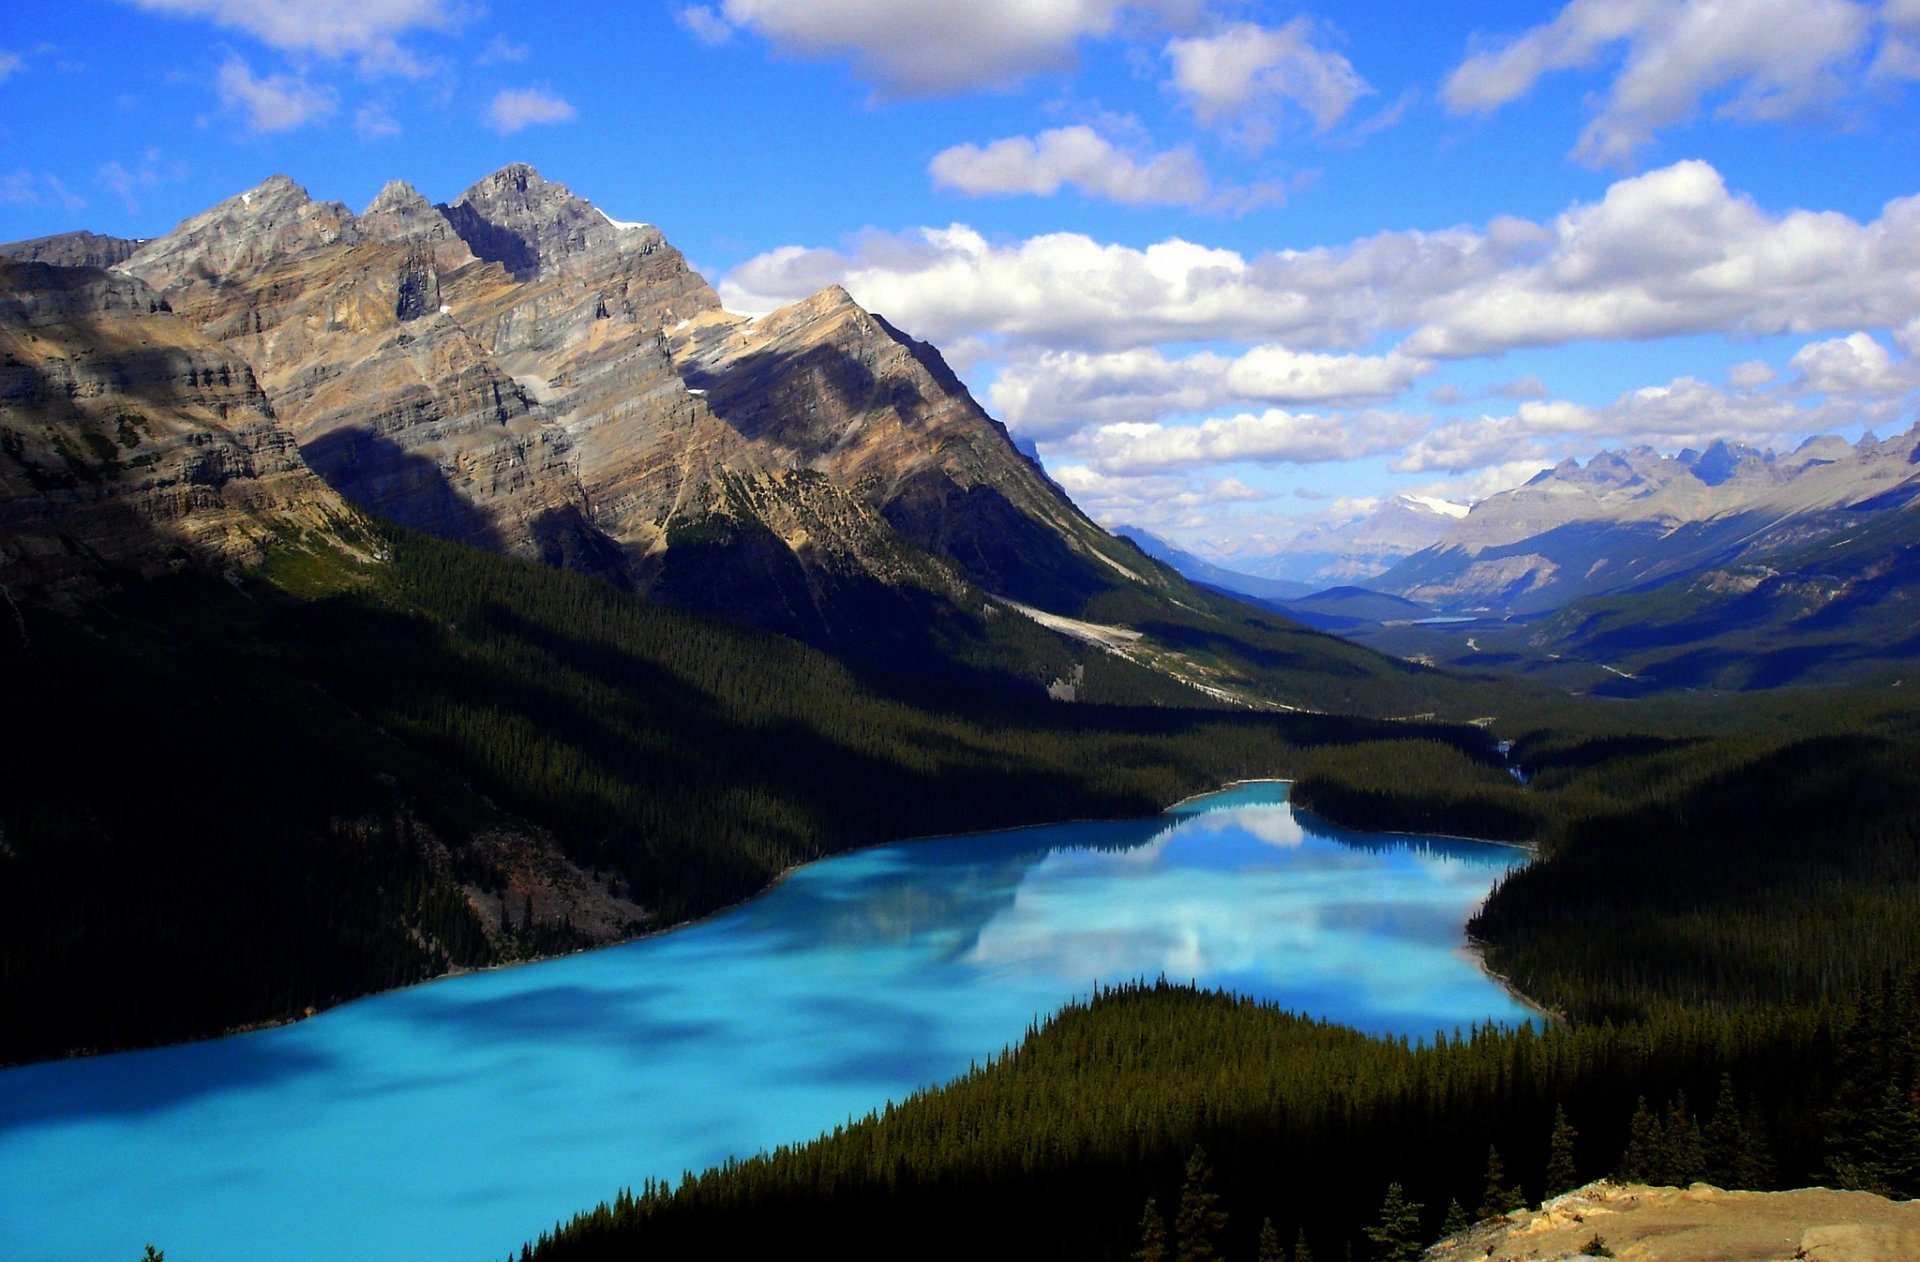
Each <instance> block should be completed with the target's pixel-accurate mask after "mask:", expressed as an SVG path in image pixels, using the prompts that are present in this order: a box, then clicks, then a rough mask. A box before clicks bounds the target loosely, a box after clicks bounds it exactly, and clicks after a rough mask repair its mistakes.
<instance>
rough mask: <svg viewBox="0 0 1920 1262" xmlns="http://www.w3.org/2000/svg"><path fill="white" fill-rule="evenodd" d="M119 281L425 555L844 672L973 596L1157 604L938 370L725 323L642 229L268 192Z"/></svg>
mask: <svg viewBox="0 0 1920 1262" xmlns="http://www.w3.org/2000/svg"><path fill="white" fill-rule="evenodd" d="M120 266H121V268H122V269H123V270H125V271H126V272H128V273H130V274H132V275H134V276H137V277H140V278H141V279H143V280H145V281H147V282H148V283H150V284H151V285H152V286H153V287H154V288H155V289H156V290H157V291H158V292H159V293H160V294H161V296H162V297H163V299H164V300H165V301H167V302H168V303H170V304H171V306H172V307H173V309H174V310H175V311H177V312H179V313H180V314H181V315H182V316H183V317H185V318H186V319H188V320H190V321H191V322H193V323H196V324H197V325H199V326H200V328H201V329H203V330H204V331H205V332H206V333H207V334H208V336H210V337H212V338H214V339H215V340H217V341H220V342H222V343H223V344H225V345H227V346H229V347H231V348H232V349H233V351H234V352H235V353H236V354H238V355H240V356H242V357H244V358H245V359H247V360H248V361H249V362H250V363H252V364H253V365H254V366H255V368H256V370H257V371H258V372H259V374H260V379H261V381H262V383H263V384H264V386H265V388H266V389H267V391H268V393H269V394H270V395H271V396H272V398H273V400H274V404H275V407H276V409H277V411H278V414H279V415H280V417H281V418H282V420H283V422H284V423H285V424H286V425H287V426H288V428H289V429H291V430H292V432H293V433H294V434H295V436H296V437H297V438H298V440H299V442H300V445H301V448H302V450H303V451H305V452H306V454H307V458H308V459H309V460H310V461H311V463H312V464H313V466H314V467H315V468H316V469H317V470H319V471H320V473H321V474H322V475H323V476H325V477H326V478H327V479H328V481H329V482H331V483H332V484H333V485H334V486H336V487H337V488H338V489H339V490H340V491H341V492H342V493H343V494H344V495H346V496H347V497H348V498H349V499H351V500H352V501H354V502H355V503H357V504H359V505H361V506H362V507H365V508H367V509H369V510H370V511H372V512H375V513H377V514H379V515H380V516H383V517H386V518H388V519H391V520H394V521H398V522H400V523H402V524H406V525H410V526H414V527H417V528H420V529H424V530H428V531H430V532H432V533H434V534H437V535H440V536H441V537H444V538H449V539H455V540H459V541H462V542H467V543H471V544H475V545H477V546H481V547H486V548H489V549H492V550H496V551H502V552H506V553H509V554H513V555H518V556H525V557H529V558H533V559H538V560H542V561H545V562H547V563H549V564H556V565H561V566H563V567H565V568H569V569H575V570H579V571H582V572H585V573H589V574H594V575H597V576H599V577H603V578H606V579H608V580H610V581H613V582H615V583H617V584H620V585H623V586H627V587H631V588H633V589H635V590H639V591H645V592H653V593H656V594H659V595H662V596H665V597H667V598H669V599H673V600H675V601H677V602H678V603H682V604H687V605H691V606H695V607H700V608H705V609H709V610H711V611H713V612H717V613H722V614H725V615H727V616H731V617H737V618H742V619H744V620H747V621H750V622H754V623H756V624H758V625H761V626H766V627H768V628H770V629H774V630H779V631H782V632H785V633H789V634H794V635H799V636H801V637H802V638H805V639H808V640H810V641H812V642H815V643H820V644H823V645H826V646H829V647H833V648H836V649H838V650H841V651H850V652H877V651H879V650H878V648H877V647H876V646H883V645H885V644H887V643H889V642H891V641H892V640H895V639H904V640H907V641H911V640H912V638H913V635H914V631H915V629H916V628H917V627H919V626H921V625H922V624H924V623H925V622H926V621H927V620H928V618H929V617H930V614H929V612H928V611H929V609H930V608H933V607H936V606H939V607H948V608H953V609H958V610H961V611H962V620H964V616H977V615H978V614H979V613H980V611H981V610H982V609H983V608H984V607H985V606H984V605H983V603H982V598H983V592H982V591H981V590H979V589H981V588H984V589H985V591H987V592H992V593H994V594H996V595H1000V596H1004V597H1007V598H1010V599H1013V600H1016V601H1018V602H1020V603H1022V604H1026V605H1030V606H1034V607H1038V608H1043V609H1047V610H1049V611H1051V612H1055V613H1060V614H1075V613H1077V612H1079V611H1080V607H1081V606H1082V605H1083V604H1084V603H1085V601H1086V600H1087V599H1088V598H1089V597H1091V596H1093V595H1095V594H1097V593H1099V592H1102V591H1105V590H1108V589H1110V588H1112V587H1114V586H1115V585H1117V584H1140V585H1144V586H1146V587H1148V588H1154V589H1165V587H1166V576H1165V575H1163V574H1161V573H1159V572H1157V571H1154V570H1150V569H1142V568H1139V567H1138V566H1137V557H1136V558H1135V560H1134V561H1133V562H1131V563H1130V561H1129V559H1128V558H1129V554H1130V553H1129V550H1128V549H1126V548H1125V547H1124V546H1123V545H1120V544H1118V543H1117V542H1116V541H1115V540H1113V539H1112V538H1111V537H1109V536H1107V535H1106V534H1105V532H1104V531H1101V530H1100V529H1099V528H1098V527H1097V526H1095V525H1094V524H1093V523H1092V522H1091V521H1090V520H1088V519H1087V518H1086V517H1085V516H1084V514H1082V513H1080V512H1079V510H1077V509H1076V508H1074V507H1073V505H1072V504H1071V503H1070V502H1069V501H1068V500H1066V498H1065V497H1064V496H1063V495H1061V494H1060V493H1059V491H1058V489H1057V488H1055V487H1054V486H1053V485H1052V484H1051V483H1050V482H1049V481H1048V480H1047V479H1046V477H1045V476H1044V475H1043V474H1042V473H1041V472H1040V470H1039V469H1038V467H1037V466H1035V465H1034V464H1033V463H1032V462H1031V461H1030V460H1028V459H1027V458H1026V457H1025V456H1023V455H1021V454H1020V453H1019V452H1018V451H1016V450H1015V449H1014V447H1013V445H1012V444H1011V443H1010V442H1009V441H1008V439H1007V436H1006V434H1005V431H1004V430H1003V429H1001V427H1000V426H999V425H998V424H997V423H996V422H994V421H993V420H992V419H991V418H989V417H988V416H987V415H986V414H985V413H984V412H983V411H982V410H981V409H980V407H979V406H978V404H977V403H975V401H974V400H973V399H972V397H971V396H970V395H969V394H968V393H967V392H966V390H965V388H964V387H963V386H962V385H961V384H960V382H959V380H958V379H957V378H956V377H955V376H954V375H953V373H952V371H951V370H950V369H949V368H948V367H947V366H946V364H945V363H944V361H942V360H941V359H940V356H939V354H938V352H936V351H934V350H933V348H931V347H929V346H927V345H925V344H924V343H919V342H916V341H914V340H913V339H911V338H909V337H907V336H906V335H904V334H902V333H901V332H899V331H898V330H897V329H895V328H893V327H892V326H891V325H889V324H887V323H886V321H885V320H884V319H881V318H879V317H877V316H875V315H873V314H871V313H869V312H866V311H864V310H862V309H861V308H860V307H859V306H858V305H857V304H855V303H854V302H853V300H852V299H851V298H850V297H848V296H847V294H846V293H845V291H844V290H840V289H837V288H834V289H829V290H826V291H823V292H822V293H820V294H817V295H815V296H814V297H812V298H810V299H808V300H806V301H805V302H801V303H798V304H795V305H793V306H791V307H788V308H785V309H783V310H781V311H777V312H774V313H772V314H770V315H768V316H765V317H762V318H760V319H753V320H749V319H746V318H744V317H739V316H734V315H731V314H729V313H727V312H725V311H723V310H722V309H721V307H720V303H719V299H718V296H717V295H716V294H715V293H714V291H713V290H712V288H711V287H710V286H708V285H707V283H706V282H705V281H704V280H703V279H702V278H701V277H700V276H699V275H698V274H696V273H695V272H693V271H692V270H691V269H690V268H688V267H687V265H686V263H685V260H684V259H683V258H682V257H681V255H680V254H679V252H678V251H677V250H675V249H674V248H673V247H672V246H671V245H670V244H669V243H668V242H667V241H666V239H665V238H664V237H663V236H662V235H661V233H660V232H659V230H658V229H656V228H654V227H651V226H649V225H646V224H636V223H624V222H619V221H616V220H614V219H611V218H609V217H608V216H607V215H606V214H604V213H603V212H601V211H600V210H598V209H596V208H594V207H593V206H591V205H590V204H589V203H587V202H586V201H584V200H583V199H580V198H578V197H575V196H574V195H573V194H572V193H571V192H569V191H568V190H567V189H566V188H565V187H564V186H562V185H559V184H556V183H552V182H550V181H547V180H545V179H543V178H541V177H540V176H539V174H538V173H536V172H535V171H533V170H532V169H531V168H529V167H526V166H521V165H515V166H509V167H506V168H504V169H502V170H501V171H498V172H496V173H494V174H493V175H491V176H489V177H487V178H486V179H484V180H482V181H480V182H479V183H477V184H475V185H474V186H473V187H472V188H470V189H468V190H467V191H466V192H465V193H463V194H462V195H461V196H460V197H459V198H457V199H456V200H455V201H453V202H452V203H451V204H445V205H433V204H430V203H428V202H427V201H426V199H425V198H423V197H421V196H420V194H419V193H417V192H416V191H415V190H413V189H412V188H411V187H409V186H407V185H405V184H403V183H398V182H396V183H393V184H390V185H388V186H387V188H385V189H384V190H382V192H381V193H380V195H379V196H378V197H377V198H375V200H374V201H373V203H372V204H370V205H369V206H368V207H367V208H366V209H365V210H364V211H362V212H361V213H360V214H358V215H355V214H353V213H351V212H350V211H348V209H347V208H346V207H345V206H342V205H340V204H339V203H331V202H320V201H316V200H314V199H313V198H311V197H310V196H309V195H308V194H307V192H306V191H305V190H304V189H302V188H301V187H299V186H298V185H296V184H294V183H293V182H292V181H291V180H289V179H287V178H285V177H281V176H276V177H274V178H273V179H270V180H267V181H266V182H264V183H262V184H261V185H259V186H258V187H256V188H253V189H250V190H248V191H247V192H245V193H242V194H240V195H239V196H237V197H234V198H230V199H228V200H227V201H225V202H222V203H221V204H220V205H218V206H215V207H213V208H212V209H210V210H208V211H206V212H204V213H203V214H200V215H197V216H195V217H193V218H191V219H188V220H187V221H185V222H183V223H182V224H181V225H180V226H179V227H178V228H176V229H175V230H174V231H173V232H172V233H169V234H167V235H166V236H164V237H161V238H158V239H156V240H153V241H150V242H147V243H145V244H144V245H142V246H141V247H140V248H139V249H138V250H136V251H135V252H134V253H133V254H132V255H131V256H130V257H128V258H127V259H125V260H124V261H123V262H122V263H121V264H120ZM1130 565H1131V566H1132V568H1130Z"/></svg>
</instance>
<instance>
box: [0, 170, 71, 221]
mask: <svg viewBox="0 0 1920 1262" xmlns="http://www.w3.org/2000/svg"><path fill="white" fill-rule="evenodd" d="M0 204H4V205H13V206H58V207H60V209H62V210H64V211H65V212H67V213H68V214H70V215H71V214H77V213H78V212H80V211H82V210H85V209H86V207H87V199H86V198H84V197H82V196H81V195H80V194H78V193H76V192H74V191H72V190H71V189H69V188H68V187H67V186H66V184H65V183H64V182H62V181H61V179H60V177H58V176H56V175H50V174H46V173H44V172H43V173H41V174H38V175H36V174H34V173H33V172H32V171H28V170H26V169H24V168H22V169H20V170H17V171H9V172H6V173H5V174H0Z"/></svg>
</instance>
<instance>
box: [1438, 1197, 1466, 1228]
mask: <svg viewBox="0 0 1920 1262" xmlns="http://www.w3.org/2000/svg"><path fill="white" fill-rule="evenodd" d="M1471 1226H1473V1224H1472V1223H1471V1222H1469V1221H1468V1220H1467V1211H1466V1210H1464V1209H1462V1208H1460V1198H1459V1197H1457V1196H1456V1197H1455V1198H1453V1199H1452V1200H1450V1201H1448V1202H1447V1216H1446V1218H1445V1219H1443V1220H1442V1221H1441V1223H1440V1234H1441V1235H1442V1236H1457V1235H1459V1234H1460V1233H1461V1232H1463V1231H1465V1230H1466V1229H1467V1228H1469V1227H1471Z"/></svg>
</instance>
